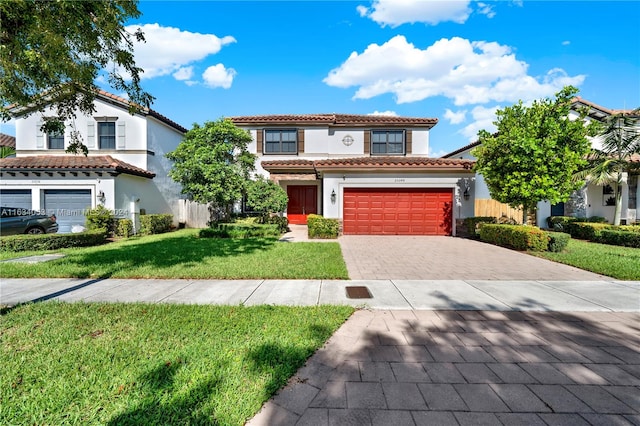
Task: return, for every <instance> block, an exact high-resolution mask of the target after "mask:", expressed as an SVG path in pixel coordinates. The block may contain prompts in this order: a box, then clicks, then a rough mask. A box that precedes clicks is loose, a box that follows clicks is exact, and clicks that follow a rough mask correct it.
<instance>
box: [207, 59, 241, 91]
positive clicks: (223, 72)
mask: <svg viewBox="0 0 640 426" xmlns="http://www.w3.org/2000/svg"><path fill="white" fill-rule="evenodd" d="M235 76H236V70H234V69H233V68H229V69H227V68H225V67H224V65H222V64H217V65H214V66H211V67H209V68H207V69H206V70H205V72H204V74H202V78H203V79H204V84H205V85H206V86H209V87H213V88H215V87H222V88H223V89H228V88H230V87H231V83H233V78H234V77H235Z"/></svg>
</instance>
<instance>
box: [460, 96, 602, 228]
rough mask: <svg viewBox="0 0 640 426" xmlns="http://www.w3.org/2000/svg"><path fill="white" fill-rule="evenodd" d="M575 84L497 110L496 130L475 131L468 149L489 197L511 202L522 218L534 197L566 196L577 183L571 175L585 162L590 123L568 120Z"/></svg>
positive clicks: (562, 198) (533, 203) (555, 200)
mask: <svg viewBox="0 0 640 426" xmlns="http://www.w3.org/2000/svg"><path fill="white" fill-rule="evenodd" d="M577 92H578V90H577V89H576V88H575V87H572V86H567V87H565V88H563V89H562V90H561V91H560V92H558V93H557V94H556V97H555V99H548V98H547V99H542V100H537V101H534V102H533V104H532V105H531V106H529V107H527V106H525V105H523V103H522V101H520V102H518V103H517V104H516V105H513V106H509V107H505V108H504V109H501V110H498V111H497V112H496V116H497V120H496V121H495V122H494V124H495V125H496V126H497V128H498V131H497V133H494V134H490V133H489V132H487V131H486V130H481V131H480V132H479V141H480V143H481V144H480V146H478V148H476V149H475V150H474V151H473V152H472V154H473V155H474V156H476V158H477V159H478V160H477V162H476V165H475V170H476V171H477V172H479V173H480V174H482V176H483V177H484V179H485V181H486V183H487V186H488V188H489V192H490V193H491V197H493V198H494V199H496V200H498V201H500V202H501V203H507V204H509V205H510V206H512V207H514V208H519V207H520V206H522V207H523V210H524V219H525V223H526V218H527V215H528V213H530V212H532V211H534V209H535V207H536V205H537V203H538V202H539V201H542V200H548V201H549V202H551V203H552V204H555V203H558V202H561V201H566V200H567V199H568V198H569V196H570V195H571V193H572V192H573V191H574V190H576V189H578V188H580V187H581V186H582V185H583V182H577V181H576V180H574V179H573V175H574V174H575V173H576V172H577V171H578V170H580V168H581V167H583V166H584V165H585V164H586V156H587V154H588V153H589V150H590V144H589V141H588V139H587V136H588V135H589V134H591V133H592V132H593V130H592V128H591V127H589V126H585V125H584V121H583V118H584V113H582V115H581V117H580V119H578V120H570V119H569V111H570V107H571V100H572V98H573V97H574V95H576V94H577Z"/></svg>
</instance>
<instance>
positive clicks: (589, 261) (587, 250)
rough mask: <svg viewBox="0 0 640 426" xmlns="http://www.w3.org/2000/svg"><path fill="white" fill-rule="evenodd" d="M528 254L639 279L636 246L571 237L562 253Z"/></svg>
mask: <svg viewBox="0 0 640 426" xmlns="http://www.w3.org/2000/svg"><path fill="white" fill-rule="evenodd" d="M530 254H532V255H534V256H538V257H543V258H545V259H549V260H553V261H555V262H559V263H564V264H567V265H571V266H575V267H576V268H580V269H585V270H587V271H591V272H595V273H597V274H602V275H607V276H609V277H613V278H617V279H619V280H640V249H637V248H631V247H619V246H611V245H606V244H597V243H592V242H588V241H582V240H574V239H571V240H569V245H568V246H567V248H566V249H565V251H563V252H562V253H552V252H531V253H530Z"/></svg>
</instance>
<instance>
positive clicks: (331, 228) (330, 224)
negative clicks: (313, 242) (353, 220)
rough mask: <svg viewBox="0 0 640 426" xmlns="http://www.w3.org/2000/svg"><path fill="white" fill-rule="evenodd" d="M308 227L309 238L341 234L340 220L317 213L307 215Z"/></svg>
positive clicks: (336, 236)
mask: <svg viewBox="0 0 640 426" xmlns="http://www.w3.org/2000/svg"><path fill="white" fill-rule="evenodd" d="M307 229H308V235H309V238H325V239H331V238H338V235H339V234H340V221H339V220H338V219H328V218H326V217H322V216H320V215H317V214H310V215H309V216H307Z"/></svg>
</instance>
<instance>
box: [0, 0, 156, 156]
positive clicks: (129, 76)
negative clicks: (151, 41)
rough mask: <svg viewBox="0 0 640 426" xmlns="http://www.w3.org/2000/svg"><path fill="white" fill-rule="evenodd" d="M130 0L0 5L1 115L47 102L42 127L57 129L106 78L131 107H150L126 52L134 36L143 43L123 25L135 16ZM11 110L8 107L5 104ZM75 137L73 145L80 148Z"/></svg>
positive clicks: (20, 0) (26, 0) (27, 0)
mask: <svg viewBox="0 0 640 426" xmlns="http://www.w3.org/2000/svg"><path fill="white" fill-rule="evenodd" d="M137 5H138V2H137V0H102V1H89V0H58V1H38V0H9V1H2V2H0V19H1V21H2V23H1V25H0V42H1V45H0V118H1V119H3V120H6V119H8V118H9V116H10V113H11V115H13V116H17V117H19V116H27V115H30V114H33V113H35V112H38V111H43V110H44V108H46V107H50V108H51V109H52V110H53V111H54V113H55V114H56V117H55V119H53V120H47V121H46V122H45V124H44V125H43V128H42V130H43V131H44V132H55V131H60V130H61V129H64V124H63V122H64V121H65V120H67V119H72V118H74V117H75V116H76V111H77V110H79V111H81V112H82V113H84V114H87V115H90V114H92V113H93V112H94V111H95V108H94V105H93V101H94V99H95V94H96V91H97V90H98V86H97V85H96V84H95V80H96V78H97V77H98V75H99V73H100V71H101V70H103V69H106V68H108V69H109V71H108V82H109V84H110V85H111V87H113V88H114V89H115V91H118V92H126V93H127V95H128V97H129V100H130V101H131V104H132V107H131V112H132V113H133V112H135V110H136V109H137V108H139V107H149V105H150V104H151V102H152V101H153V97H152V96H151V95H150V94H148V93H146V92H145V91H143V90H142V88H141V86H140V75H141V73H143V72H144V71H143V70H142V69H140V68H138V67H137V66H136V64H135V61H134V57H133V40H134V39H135V40H138V41H144V35H143V34H142V32H141V31H140V29H138V31H136V32H135V33H133V34H130V33H128V32H127V31H126V30H125V23H126V22H127V21H128V20H129V19H131V18H137V17H139V16H140V11H139V10H138V6H137ZM9 107H11V109H10V108H9ZM79 145H82V144H81V142H80V141H79V140H78V139H76V140H74V142H73V144H72V147H71V148H72V150H78V149H80V146H79Z"/></svg>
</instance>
